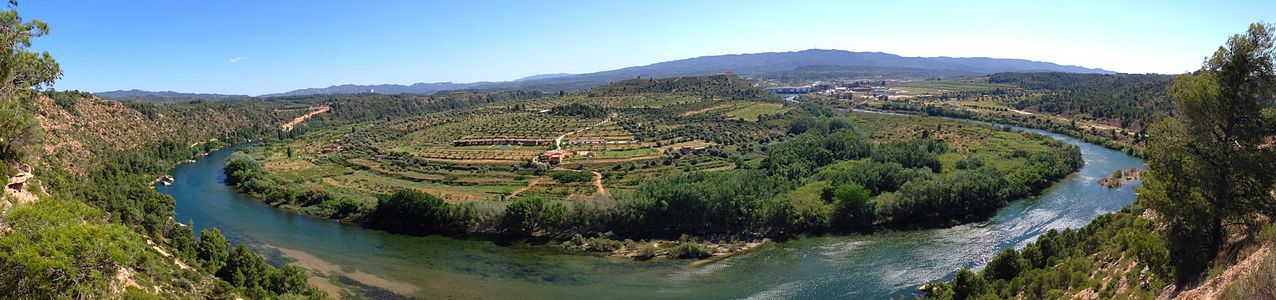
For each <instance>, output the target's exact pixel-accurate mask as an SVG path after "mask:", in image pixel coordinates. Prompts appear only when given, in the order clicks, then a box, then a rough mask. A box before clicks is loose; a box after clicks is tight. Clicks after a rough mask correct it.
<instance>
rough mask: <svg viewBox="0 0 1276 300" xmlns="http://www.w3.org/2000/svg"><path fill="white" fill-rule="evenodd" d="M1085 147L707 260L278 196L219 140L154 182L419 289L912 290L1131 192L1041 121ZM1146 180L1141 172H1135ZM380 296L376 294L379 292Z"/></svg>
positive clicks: (396, 284)
mask: <svg viewBox="0 0 1276 300" xmlns="http://www.w3.org/2000/svg"><path fill="white" fill-rule="evenodd" d="M1019 129H1020V130H1029V131H1033V132H1037V133H1041V134H1046V135H1050V136H1051V137H1054V138H1056V139H1060V140H1063V141H1066V142H1068V143H1072V144H1075V145H1078V146H1080V147H1081V154H1082V156H1083V157H1084V158H1085V162H1086V165H1085V167H1083V168H1082V169H1081V170H1080V171H1079V172H1077V173H1076V174H1073V175H1071V176H1069V177H1067V178H1065V179H1063V180H1062V181H1060V182H1059V183H1058V184H1056V185H1055V186H1054V187H1052V188H1050V189H1048V190H1046V191H1045V192H1044V193H1043V195H1042V196H1039V197H1033V198H1028V199H1022V200H1018V201H1015V202H1013V203H1011V204H1010V205H1009V206H1007V207H1005V208H1003V209H1001V210H1000V211H998V212H997V214H996V215H994V216H993V217H991V218H990V219H989V220H987V221H984V222H979V223H972V224H966V225H961V226H956V227H951V228H943V229H931V230H916V231H899V232H878V233H875V234H871V235H851V236H822V237H807V238H801V239H797V240H792V241H787V242H783V243H773V244H771V245H767V246H763V247H762V248H759V249H757V250H754V251H752V252H748V253H744V254H741V255H737V256H734V257H730V258H726V259H723V260H719V261H715V262H711V263H692V262H690V261H667V260H663V259H656V260H653V261H648V262H635V261H629V260H625V259H619V258H609V257H595V256H582V255H573V254H564V253H560V252H559V251H554V250H553V249H551V248H549V247H545V246H529V245H513V246H509V245H497V244H495V243H493V242H490V241H476V240H457V239H450V238H443V237H411V236H402V235H394V234H388V233H384V232H381V231H375V230H367V229H363V228H360V227H357V226H351V225H344V224H340V223H338V222H336V221H332V220H324V219H318V218H313V217H308V216H304V215H299V214H295V213H290V212H287V211H284V210H279V209H275V208H272V207H269V206H267V205H265V204H262V203H261V202H257V201H253V200H251V199H249V198H247V197H245V196H244V195H242V194H239V193H237V192H235V191H234V190H233V189H232V188H230V187H228V186H226V185H225V184H224V182H225V176H224V175H223V174H222V166H223V164H224V163H225V159H226V157H227V156H228V155H229V154H230V153H231V152H232V151H233V150H232V149H227V150H222V151H217V152H213V153H211V154H210V155H208V156H206V157H203V158H201V159H199V160H198V161H196V162H194V163H189V164H185V165H182V166H180V167H178V168H176V169H175V170H173V172H172V174H173V176H175V177H176V178H177V180H176V182H174V183H173V185H171V186H157V187H156V188H157V189H158V190H159V191H160V192H163V193H165V194H169V195H172V196H173V197H174V198H176V200H177V219H178V220H182V221H187V220H190V221H194V225H195V227H196V228H197V229H203V228H210V227H217V228H220V229H221V230H222V231H223V232H224V233H226V235H227V236H228V237H230V238H231V239H232V240H233V241H235V242H241V243H247V244H249V245H252V246H253V247H254V248H256V249H258V250H261V251H263V252H264V253H267V254H268V255H269V256H270V257H271V259H272V261H274V262H276V263H282V262H295V263H299V264H301V265H303V266H305V267H307V268H311V269H317V270H322V271H324V272H326V273H329V274H333V275H336V276H337V278H341V280H342V281H343V282H346V283H355V285H359V286H365V287H367V286H370V287H376V288H377V290H379V291H381V292H385V291H390V292H395V293H398V294H405V295H408V296H413V297H421V298H442V297H460V298H522V299H529V298H562V297H573V298H594V299H598V298H623V299H633V298H684V299H685V298H714V299H721V298H754V299H775V298H781V299H783V298H857V299H863V298H870V299H879V298H885V297H889V296H895V297H898V296H903V295H909V294H912V293H914V290H915V289H916V288H917V287H918V286H919V285H921V284H925V283H927V282H931V281H935V280H940V279H944V278H949V277H950V276H952V274H954V273H955V272H956V270H957V269H959V268H961V267H977V266H980V265H982V264H983V263H985V262H986V261H987V260H989V259H991V258H992V257H993V256H994V255H995V254H996V253H997V252H998V251H1000V250H1001V249H1004V248H1007V247H1022V246H1024V245H1025V244H1027V243H1028V242H1031V241H1032V240H1033V239H1035V238H1036V237H1037V236H1039V235H1041V234H1042V233H1045V232H1046V231H1048V230H1050V229H1062V228H1078V227H1081V226H1084V225H1085V224H1087V223H1089V222H1090V221H1091V220H1093V219H1094V218H1095V217H1097V216H1098V215H1100V214H1104V213H1107V212H1111V211H1115V210H1118V209H1120V208H1121V207H1123V206H1125V205H1127V204H1129V203H1131V202H1133V201H1134V192H1133V190H1132V189H1131V187H1130V186H1126V187H1123V188H1119V189H1107V188H1104V187H1101V186H1099V184H1098V183H1097V180H1098V179H1099V178H1101V177H1103V176H1106V175H1109V174H1111V173H1112V172H1113V171H1115V170H1120V169H1126V168H1131V167H1140V166H1142V165H1143V162H1142V161H1141V160H1139V159H1136V158H1134V157H1130V156H1127V155H1125V154H1124V153H1121V152H1119V151H1114V150H1109V149H1106V148H1102V147H1100V146H1097V145H1093V144H1089V143H1084V142H1081V141H1078V140H1076V139H1073V138H1069V137H1066V136H1062V135H1057V134H1051V133H1047V132H1043V131H1039V130H1030V129H1022V128H1019ZM1136 184H1137V183H1136ZM372 295H373V296H375V295H376V294H372Z"/></svg>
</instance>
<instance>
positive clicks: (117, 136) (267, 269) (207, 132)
mask: <svg viewBox="0 0 1276 300" xmlns="http://www.w3.org/2000/svg"><path fill="white" fill-rule="evenodd" d="M9 5H10V7H9V9H8V10H4V11H2V12H0V26H3V27H0V41H3V43H4V45H3V47H4V50H3V51H0V56H2V57H0V78H3V82H0V175H4V176H2V177H3V178H6V179H7V178H8V177H9V176H11V175H13V174H14V172H13V169H14V168H13V167H14V166H16V165H18V164H29V165H31V166H32V167H33V170H34V171H33V172H32V173H33V174H34V177H33V179H31V180H29V181H27V182H26V184H25V185H24V190H26V191H27V192H30V197H31V199H26V200H22V201H14V200H15V198H11V197H9V196H8V195H5V196H4V197H3V198H0V199H2V201H0V268H3V269H4V270H6V271H5V272H0V289H3V290H5V291H6V293H5V295H6V297H17V298H35V299H43V298H77V299H82V298H116V297H126V298H134V297H136V298H150V297H157V296H158V297H161V298H176V297H211V298H234V297H247V298H276V297H278V296H281V295H292V296H301V297H312V298H320V297H323V296H324V295H323V293H322V292H318V291H316V290H313V289H311V288H309V287H308V286H307V284H306V282H305V274H304V273H303V272H302V271H301V270H300V269H297V268H295V267H284V268H283V269H279V268H276V267H274V266H271V265H269V264H266V263H265V259H264V258H262V257H261V256H260V255H257V254H254V253H251V252H249V251H248V250H247V249H246V248H243V247H242V245H241V246H240V247H239V248H238V250H235V251H231V250H230V249H228V247H229V245H228V244H227V243H226V242H225V240H224V239H223V240H221V243H218V244H209V243H207V242H204V241H203V240H201V242H198V243H197V242H196V239H195V235H194V234H193V232H192V231H191V230H190V228H189V227H187V226H186V225H184V224H180V223H177V222H175V221H174V220H173V219H172V216H173V199H172V198H171V197H168V196H165V195H162V194H160V193H158V192H156V191H155V190H153V189H152V188H151V187H150V185H151V182H152V179H154V178H156V176H157V175H159V174H161V173H162V172H165V171H166V170H167V169H168V168H170V167H172V166H173V165H175V164H176V163H177V162H180V161H183V160H187V159H191V158H194V157H196V156H197V155H198V154H200V153H203V152H206V151H208V150H210V149H214V148H216V147H220V146H224V145H226V142H241V141H243V140H245V139H247V138H260V137H262V136H271V135H279V136H284V135H286V134H284V133H281V132H278V131H277V130H275V129H274V128H273V127H274V126H273V125H271V124H277V122H278V120H279V119H282V118H291V116H292V115H290V114H288V113H281V112H275V111H273V108H274V107H273V106H275V105H277V104H270V103H266V102H263V101H251V102H241V103H203V102H198V101H197V102H182V103H169V104H162V105H161V104H145V103H119V102H113V101H105V100H101V99H97V98H95V97H93V96H92V95H90V94H88V93H83V92H74V91H72V92H56V91H51V90H50V91H44V92H39V91H38V90H39V89H42V88H44V87H47V86H48V85H49V84H51V83H52V82H53V80H56V79H57V78H59V77H60V76H61V72H60V71H59V68H58V65H57V63H56V62H54V60H53V59H52V57H51V56H50V55H49V54H48V53H35V52H30V51H28V50H27V48H28V47H30V46H31V38H35V37H39V36H41V35H44V34H45V33H47V32H48V28H47V25H45V24H44V23H43V22H39V21H24V20H22V19H21V18H20V17H18V15H17V12H16V9H15V8H14V7H15V6H16V3H13V2H10V3H9ZM37 116H38V117H39V120H40V121H39V122H36V121H35V120H36V119H37ZM37 136H38V137H40V138H38V139H37V138H36V137H37ZM29 202H35V203H29ZM214 236H216V237H220V235H213V234H209V235H206V236H204V237H202V238H205V239H207V238H210V237H214ZM214 245H221V247H220V248H209V247H211V246H214ZM196 262H198V264H196ZM186 263H190V265H189V266H188V265H187V264H186ZM219 271H222V272H220V273H219ZM215 274H216V276H215Z"/></svg>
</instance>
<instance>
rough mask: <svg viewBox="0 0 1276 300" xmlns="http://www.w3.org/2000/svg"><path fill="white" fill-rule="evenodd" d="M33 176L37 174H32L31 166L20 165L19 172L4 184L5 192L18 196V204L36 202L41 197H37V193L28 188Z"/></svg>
mask: <svg viewBox="0 0 1276 300" xmlns="http://www.w3.org/2000/svg"><path fill="white" fill-rule="evenodd" d="M32 178H35V175H32V174H31V166H30V165H26V164H22V165H19V166H18V174H17V175H13V177H9V181H8V182H7V183H6V184H5V185H4V193H5V194H6V195H13V197H14V198H17V199H18V203H17V204H23V203H30V202H35V200H38V199H39V198H40V197H36V195H35V194H32V193H31V191H29V190H27V186H28V185H29V184H28V182H29V181H31V179H32Z"/></svg>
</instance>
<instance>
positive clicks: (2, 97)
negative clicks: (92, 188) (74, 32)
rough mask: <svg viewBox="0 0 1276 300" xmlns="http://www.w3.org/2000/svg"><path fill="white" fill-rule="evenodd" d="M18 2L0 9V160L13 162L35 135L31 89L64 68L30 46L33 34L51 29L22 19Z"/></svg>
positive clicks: (51, 81) (45, 83) (52, 78)
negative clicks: (32, 49) (5, 8)
mask: <svg viewBox="0 0 1276 300" xmlns="http://www.w3.org/2000/svg"><path fill="white" fill-rule="evenodd" d="M17 6H18V2H17V1H16V0H10V1H9V5H8V7H7V8H8V9H7V10H3V11H0V48H3V49H0V162H10V163H11V162H14V161H17V160H19V159H21V158H22V156H23V149H25V148H26V147H27V146H29V145H30V144H31V143H32V142H33V141H34V139H35V136H36V128H35V120H34V118H33V115H32V113H31V105H30V97H32V95H34V93H32V91H34V90H37V89H40V88H42V87H45V86H49V85H51V84H53V81H54V80H57V79H58V78H60V77H62V69H61V68H60V67H58V63H57V62H56V61H54V60H53V56H50V55H49V53H48V52H34V51H30V50H28V48H30V47H31V39H32V38H37V37H40V36H43V35H45V34H48V33H49V26H48V24H45V23H44V22H42V21H40V20H30V21H26V20H23V19H22V17H21V16H18V10H17ZM0 169H7V168H4V167H0Z"/></svg>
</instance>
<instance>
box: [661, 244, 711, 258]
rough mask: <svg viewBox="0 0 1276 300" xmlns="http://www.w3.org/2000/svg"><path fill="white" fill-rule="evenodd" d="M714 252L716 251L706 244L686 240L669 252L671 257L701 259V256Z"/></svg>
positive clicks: (707, 255) (704, 256)
mask: <svg viewBox="0 0 1276 300" xmlns="http://www.w3.org/2000/svg"><path fill="white" fill-rule="evenodd" d="M713 253H714V251H713V250H710V249H709V247H708V246H705V245H704V244H701V243H695V242H684V243H682V244H681V245H678V247H674V248H673V251H670V252H669V257H672V258H677V259H684V258H694V259H701V258H706V257H710V256H713Z"/></svg>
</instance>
